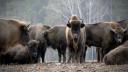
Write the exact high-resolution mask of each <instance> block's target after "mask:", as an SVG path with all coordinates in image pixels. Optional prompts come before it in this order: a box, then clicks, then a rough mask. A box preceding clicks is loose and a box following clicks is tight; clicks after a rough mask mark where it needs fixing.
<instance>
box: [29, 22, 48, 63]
mask: <svg viewBox="0 0 128 72" xmlns="http://www.w3.org/2000/svg"><path fill="white" fill-rule="evenodd" d="M48 29H50V26H47V25H43V24H33V25H30V27H29V37H30V40H37V41H39V46H38V62H41V61H40V58H42V62H44V58H45V52H46V45H47V43H46V40H45V39H44V36H43V32H44V31H46V30H48Z"/></svg>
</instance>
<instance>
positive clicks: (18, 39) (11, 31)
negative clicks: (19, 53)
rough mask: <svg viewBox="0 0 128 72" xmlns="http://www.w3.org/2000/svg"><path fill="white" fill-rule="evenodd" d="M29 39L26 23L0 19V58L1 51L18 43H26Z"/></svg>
mask: <svg viewBox="0 0 128 72" xmlns="http://www.w3.org/2000/svg"><path fill="white" fill-rule="evenodd" d="M28 41H29V35H28V29H27V25H26V24H23V23H20V22H18V21H16V20H5V19H0V60H1V53H2V52H5V51H6V50H7V49H8V48H10V47H13V46H14V45H15V44H17V43H19V44H22V45H26V44H27V42H28Z"/></svg>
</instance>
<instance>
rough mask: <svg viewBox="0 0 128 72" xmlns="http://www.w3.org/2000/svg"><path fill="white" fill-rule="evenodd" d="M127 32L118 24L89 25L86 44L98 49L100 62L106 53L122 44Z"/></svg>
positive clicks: (87, 26)
mask: <svg viewBox="0 0 128 72" xmlns="http://www.w3.org/2000/svg"><path fill="white" fill-rule="evenodd" d="M125 32H126V29H123V28H122V27H121V26H120V25H119V24H118V23H117V22H103V23H102V22H101V23H96V24H88V25H86V33H87V34H86V35H87V41H86V43H87V45H93V46H96V47H98V48H97V52H98V53H97V54H98V55H97V56H98V57H97V58H98V62H99V61H102V59H103V57H104V55H105V54H106V53H108V52H109V51H110V50H112V49H113V48H115V47H116V46H118V45H119V44H121V43H122V41H123V37H124V33H125Z"/></svg>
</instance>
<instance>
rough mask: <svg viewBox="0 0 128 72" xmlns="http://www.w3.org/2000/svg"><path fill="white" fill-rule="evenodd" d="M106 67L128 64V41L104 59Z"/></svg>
mask: <svg viewBox="0 0 128 72" xmlns="http://www.w3.org/2000/svg"><path fill="white" fill-rule="evenodd" d="M103 61H104V63H105V64H106V65H121V64H128V41H126V42H125V43H124V44H122V45H120V46H118V47H117V48H115V49H113V50H111V51H110V52H109V53H108V54H106V55H105V56H104V59H103Z"/></svg>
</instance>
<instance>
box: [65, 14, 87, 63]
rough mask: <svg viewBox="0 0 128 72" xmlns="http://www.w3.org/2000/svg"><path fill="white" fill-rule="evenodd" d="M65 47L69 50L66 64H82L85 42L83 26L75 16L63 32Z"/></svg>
mask: <svg viewBox="0 0 128 72" xmlns="http://www.w3.org/2000/svg"><path fill="white" fill-rule="evenodd" d="M65 35H66V40H67V46H68V49H69V59H68V62H73V63H74V62H75V63H81V62H84V59H83V58H84V57H83V56H84V54H85V53H84V51H85V42H86V32H85V24H84V23H83V21H81V20H80V19H79V18H78V17H77V16H71V18H70V19H69V21H68V23H67V27H66V30H65Z"/></svg>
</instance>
